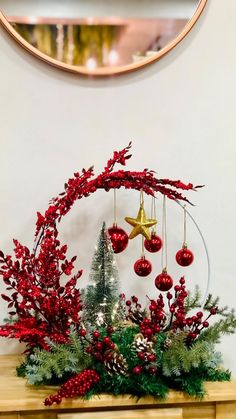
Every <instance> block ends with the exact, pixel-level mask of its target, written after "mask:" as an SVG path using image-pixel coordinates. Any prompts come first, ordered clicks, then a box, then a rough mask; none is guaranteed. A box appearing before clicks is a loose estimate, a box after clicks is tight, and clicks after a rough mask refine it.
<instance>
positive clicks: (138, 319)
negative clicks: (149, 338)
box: [127, 308, 144, 325]
mask: <svg viewBox="0 0 236 419" xmlns="http://www.w3.org/2000/svg"><path fill="white" fill-rule="evenodd" d="M143 319H144V313H143V311H141V310H140V309H139V308H135V309H134V308H133V309H132V310H130V311H129V312H128V315H127V320H131V322H132V323H135V324H138V325H139V324H140V323H142V321H143Z"/></svg>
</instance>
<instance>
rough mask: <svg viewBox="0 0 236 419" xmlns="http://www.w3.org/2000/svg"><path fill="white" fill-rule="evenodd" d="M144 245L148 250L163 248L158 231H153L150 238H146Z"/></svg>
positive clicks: (155, 250) (152, 251) (154, 250)
mask: <svg viewBox="0 0 236 419" xmlns="http://www.w3.org/2000/svg"><path fill="white" fill-rule="evenodd" d="M144 247H145V249H147V250H148V252H151V253H155V252H158V251H159V250H160V249H161V248H162V240H161V238H160V237H159V236H157V235H156V233H154V232H153V233H152V234H151V239H150V240H147V239H145V240H144Z"/></svg>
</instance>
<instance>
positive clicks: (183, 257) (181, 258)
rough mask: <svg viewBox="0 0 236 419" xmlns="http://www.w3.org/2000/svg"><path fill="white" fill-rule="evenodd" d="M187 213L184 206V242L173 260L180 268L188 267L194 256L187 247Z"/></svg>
mask: <svg viewBox="0 0 236 419" xmlns="http://www.w3.org/2000/svg"><path fill="white" fill-rule="evenodd" d="M186 218H187V213H186V205H184V241H183V246H182V249H180V250H178V252H177V253H176V256H175V259H176V262H177V263H178V264H179V265H180V266H184V267H185V266H189V265H191V264H192V263H193V260H194V254H193V252H192V251H191V250H189V249H188V246H187V220H186Z"/></svg>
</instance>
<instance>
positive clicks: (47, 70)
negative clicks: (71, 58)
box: [0, 0, 236, 374]
mask: <svg viewBox="0 0 236 419" xmlns="http://www.w3.org/2000/svg"><path fill="white" fill-rule="evenodd" d="M235 12H236V4H235V0H228V1H227V7H226V5H225V4H224V3H223V2H222V0H214V2H213V1H212V2H210V3H209V4H208V7H207V10H206V11H205V13H204V15H203V17H202V18H201V20H200V21H199V23H198V25H197V26H196V27H195V28H194V29H193V31H192V32H191V33H190V35H189V36H188V37H187V38H186V39H185V40H184V41H183V42H182V43H181V45H179V46H178V47H177V48H176V49H175V50H174V51H173V52H171V53H170V54H169V55H168V56H166V57H165V58H163V59H162V60H161V61H160V62H158V63H156V64H154V65H152V66H150V67H148V68H146V69H144V70H143V71H139V72H137V73H133V74H130V75H126V76H122V77H117V78H114V79H104V80H92V79H86V78H80V77H76V76H73V75H70V74H66V73H63V72H60V71H57V70H55V69H53V68H51V67H49V66H47V65H46V64H43V63H41V62H39V61H38V60H36V59H34V58H33V57H31V56H30V55H28V54H27V53H26V52H25V51H23V50H22V49H21V48H20V47H18V45H15V44H14V42H13V41H12V40H11V39H10V38H9V37H8V35H7V34H6V33H5V32H4V30H2V31H1V38H0V43H1V50H0V57H1V67H0V69H1V70H0V73H1V77H0V92H1V95H0V103H1V112H0V126H1V153H0V180H1V181H0V209H1V216H0V248H1V249H3V250H4V251H5V252H8V253H10V252H12V244H11V238H13V237H14V238H18V239H19V240H21V241H22V242H23V243H25V244H28V245H32V238H33V228H34V225H33V223H34V221H35V216H34V214H35V211H36V210H43V209H44V208H45V207H46V205H47V202H48V200H49V198H50V197H52V196H55V195H56V194H57V193H59V192H60V191H61V190H62V187H63V184H64V181H65V180H66V179H67V178H68V177H69V176H70V174H72V173H73V172H74V171H75V170H77V169H79V168H81V167H82V166H84V167H89V166H90V165H91V164H93V163H94V164H95V166H96V168H97V169H98V170H99V169H101V168H102V167H103V165H104V161H105V159H106V158H107V157H109V156H110V155H111V153H112V150H113V149H120V148H122V147H123V146H125V145H126V144H127V143H128V141H129V140H130V139H133V155H134V156H133V160H132V161H130V164H129V167H130V168H133V169H140V168H142V167H147V166H148V167H150V168H154V169H156V170H157V172H158V175H159V176H161V177H170V178H181V179H182V180H185V181H192V182H193V183H195V184H199V183H200V184H201V183H202V184H203V183H204V184H205V185H206V187H205V188H204V189H203V190H201V191H199V192H198V193H196V194H195V193H194V194H191V199H192V201H193V202H194V203H195V204H196V207H194V208H193V209H192V213H193V214H194V216H195V217H196V220H197V221H198V223H199V225H200V226H201V228H202V231H203V232H204V235H205V238H206V240H207V243H208V247H209V251H210V255H211V263H212V285H211V291H212V292H214V294H216V295H220V297H221V300H222V303H223V304H229V306H232V307H235V306H236V304H235V293H236V280H235V272H236V263H235V250H236V249H235V237H236V220H235V213H236V197H235V172H236V171H235V161H236V144H235V119H236V118H235V108H236V106H235V105H236V78H235V72H236V57H235V53H234V50H233V45H232V44H233V39H234V38H235V23H234V17H233V16H234V13H235ZM222 28H224V30H222ZM111 204H112V195H111V194H105V193H101V194H99V193H98V194H97V195H94V197H93V198H90V199H87V200H83V201H81V203H78V205H76V209H74V211H72V213H71V214H70V215H69V217H68V218H67V219H66V220H65V222H64V223H63V226H62V239H63V241H67V242H68V243H69V244H70V245H71V247H72V249H73V250H72V253H73V252H76V253H78V255H79V266H81V267H83V268H84V269H85V273H84V279H83V280H82V282H81V284H84V283H86V279H87V276H88V272H89V265H90V259H91V256H92V253H93V246H94V243H95V241H96V237H97V234H98V230H99V227H100V224H101V222H102V220H103V219H106V220H108V223H111V218H112V216H111ZM147 205H148V203H147ZM119 207H120V209H119V214H120V220H122V217H123V216H125V215H131V216H132V215H135V213H136V211H137V208H138V196H137V194H135V193H132V194H131V195H129V194H127V193H120V200H119ZM168 219H169V243H170V249H169V253H170V255H169V259H170V260H172V261H173V258H174V252H175V251H176V250H177V248H178V247H179V246H180V244H181V213H180V212H179V210H178V209H177V208H175V207H174V204H172V205H170V206H169V217H168ZM121 224H122V225H123V226H124V222H122V221H121ZM125 228H126V229H127V230H128V227H127V226H126V227H125ZM188 241H189V245H190V244H191V247H192V248H193V249H194V252H195V254H196V263H195V264H194V265H193V266H192V267H191V268H189V269H188V270H187V271H186V279H188V281H189V284H190V286H192V285H194V284H196V283H200V285H201V287H202V288H204V284H205V281H206V260H205V257H204V253H203V248H202V244H201V242H200V239H199V237H198V235H197V234H196V231H195V230H194V228H192V226H190V225H189V240H188ZM139 245H140V243H139V241H138V240H137V241H136V242H134V243H132V244H131V245H130V248H129V249H128V250H127V252H126V253H125V254H122V255H121V256H120V258H119V261H118V262H119V265H120V272H121V281H122V287H123V288H124V289H126V290H127V294H133V293H138V294H142V295H145V294H146V293H149V295H152V294H154V293H155V288H154V286H153V279H154V276H155V274H157V273H158V272H159V271H160V258H159V257H156V259H153V261H154V273H153V276H151V277H150V278H146V279H143V280H141V279H139V278H137V277H135V275H134V274H133V272H132V264H133V262H134V261H135V259H137V258H138V257H139ZM169 270H170V272H171V274H172V275H173V276H174V277H175V279H176V280H177V278H178V276H179V275H180V274H181V270H180V269H177V268H176V267H175V264H174V263H172V262H170V266H169ZM1 288H2V289H3V288H4V287H3V286H1ZM5 315H6V306H5V304H4V302H1V317H2V318H3V317H4V316H5ZM235 345H236V336H233V337H230V338H224V339H223V343H222V346H221V349H222V351H223V353H224V357H225V365H227V366H228V367H229V368H231V369H232V370H233V371H234V374H236V361H235V349H234V348H235ZM0 349H1V352H4V351H5V352H9V351H13V350H19V349H18V347H17V346H15V343H13V342H10V343H9V342H8V341H4V340H3V339H2V341H1V346H0Z"/></svg>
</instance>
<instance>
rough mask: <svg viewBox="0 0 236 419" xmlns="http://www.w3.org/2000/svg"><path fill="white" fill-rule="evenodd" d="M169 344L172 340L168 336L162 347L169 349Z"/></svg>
mask: <svg viewBox="0 0 236 419" xmlns="http://www.w3.org/2000/svg"><path fill="white" fill-rule="evenodd" d="M171 344H172V340H171V339H170V338H166V340H165V342H164V344H163V347H164V349H169V347H170V345H171Z"/></svg>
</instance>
